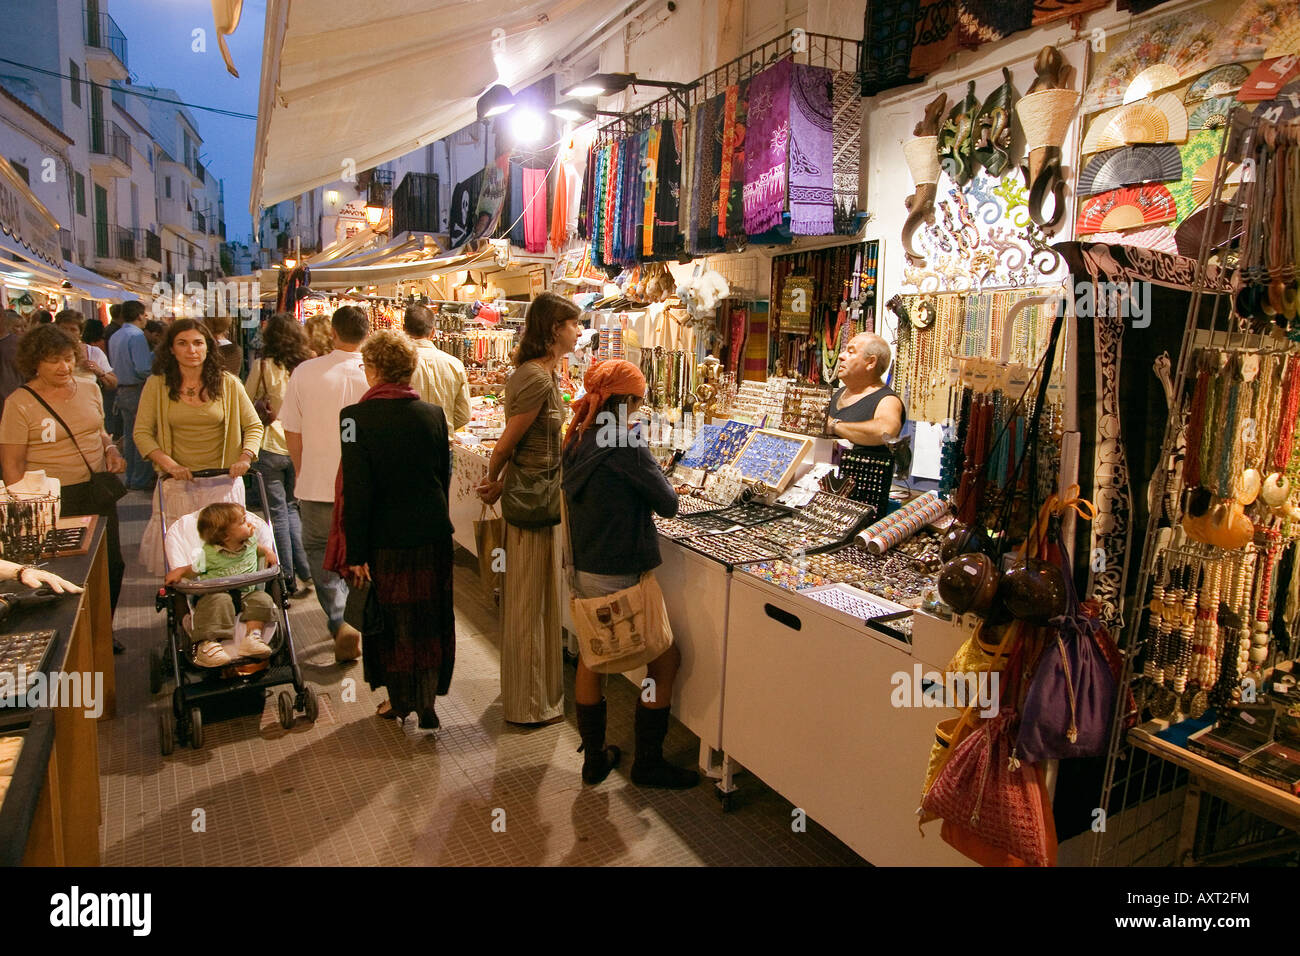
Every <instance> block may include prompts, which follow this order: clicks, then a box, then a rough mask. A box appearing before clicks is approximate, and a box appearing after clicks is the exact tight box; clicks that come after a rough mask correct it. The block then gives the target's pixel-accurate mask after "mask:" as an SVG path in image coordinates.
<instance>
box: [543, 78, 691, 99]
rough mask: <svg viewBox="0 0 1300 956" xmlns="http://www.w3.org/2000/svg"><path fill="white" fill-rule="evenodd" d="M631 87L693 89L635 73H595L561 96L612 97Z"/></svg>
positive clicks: (689, 86)
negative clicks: (642, 76) (646, 78)
mask: <svg viewBox="0 0 1300 956" xmlns="http://www.w3.org/2000/svg"><path fill="white" fill-rule="evenodd" d="M629 86H656V87H659V88H661V89H665V90H673V91H674V92H680V91H681V90H689V89H690V88H691V85H690V84H688V83H674V82H673V81H672V80H643V79H641V78H640V77H638V76H637V75H636V74H635V73H593V74H591V76H589V77H587V78H586V79H585V80H583V81H582V82H580V83H575V84H574V85H573V86H570V87H569V88H568V89H566V90H564V91H563V92H562V93H561V94H560V95H561V96H563V97H565V99H569V98H573V97H577V98H580V99H589V98H591V97H593V96H612V95H613V94H615V93H622V92H623V91H624V90H625V89H627V88H628V87H629Z"/></svg>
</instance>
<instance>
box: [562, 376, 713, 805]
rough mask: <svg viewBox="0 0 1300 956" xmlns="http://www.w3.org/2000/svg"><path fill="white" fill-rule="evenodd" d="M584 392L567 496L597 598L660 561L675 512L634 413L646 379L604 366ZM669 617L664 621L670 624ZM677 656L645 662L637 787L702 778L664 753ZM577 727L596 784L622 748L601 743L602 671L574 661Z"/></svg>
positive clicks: (587, 773) (577, 586)
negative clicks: (659, 519) (648, 689)
mask: <svg viewBox="0 0 1300 956" xmlns="http://www.w3.org/2000/svg"><path fill="white" fill-rule="evenodd" d="M583 384H584V385H585V387H586V390H587V392H586V394H585V395H584V396H583V397H582V398H580V399H578V401H576V402H574V403H573V424H572V425H571V426H570V429H569V433H568V435H567V436H566V437H565V449H564V480H563V484H564V496H565V502H566V504H567V505H568V513H569V534H570V542H571V544H572V548H573V568H574V590H575V592H576V596H577V597H579V598H593V597H603V596H604V595H607V594H613V593H614V592H615V591H621V590H622V589H624V588H630V587H633V586H634V585H636V584H637V582H638V581H640V579H641V575H642V574H644V573H645V572H647V571H651V570H653V569H654V568H656V567H658V566H659V564H660V563H661V562H660V557H659V535H658V533H657V532H656V531H655V525H654V517H653V515H654V514H659V515H662V516H663V517H665V518H671V517H672V516H673V515H675V514H677V492H675V491H674V490H673V486H672V485H670V484H669V483H668V479H667V478H665V477H664V474H663V472H662V471H661V470H660V468H659V465H658V464H657V463H656V462H655V460H654V458H653V457H652V456H651V454H650V449H649V447H648V442H647V441H646V440H645V438H644V437H643V436H642V434H641V431H640V424H639V423H633V422H632V418H633V416H634V415H635V414H636V412H637V410H638V409H639V408H640V407H641V403H642V402H643V401H644V400H645V390H646V381H645V376H644V375H642V374H641V370H640V369H639V368H637V367H636V366H635V365H633V364H632V363H631V362H624V361H618V360H615V361H606V362H600V363H598V364H596V365H594V366H592V368H591V369H590V370H589V371H588V372H587V376H586V379H585V380H584V382H583ZM666 623H667V622H665V625H666ZM680 663H681V656H680V654H679V652H678V650H677V645H675V644H673V645H671V646H669V648H668V650H666V651H664V652H663V653H662V654H660V655H659V656H658V657H656V658H655V659H654V660H653V661H651V662H650V663H649V665H648V676H649V677H650V678H651V679H652V680H653V681H654V684H653V687H654V689H655V692H654V695H653V698H654V699H653V700H651V701H646V700H644V699H643V698H638V699H637V705H636V721H635V728H636V756H635V759H634V761H633V763H632V782H633V783H635V784H637V785H638V786H642V787H667V788H671V789H682V788H686V787H693V786H695V784H696V783H697V782H698V781H699V774H698V773H696V772H695V771H693V770H685V769H682V768H680V767H675V766H673V765H672V764H670V763H668V762H667V761H666V760H665V759H664V756H663V744H664V737H665V736H666V735H667V733H668V714H669V707H670V706H671V704H672V697H673V681H674V680H675V679H676V677H677V668H678V666H679V664H680ZM574 697H575V700H576V703H577V707H578V733H579V734H580V735H581V737H582V746H583V752H584V758H583V764H582V779H583V782H584V783H587V784H597V783H600V782H601V781H602V780H604V779H605V777H606V776H607V775H608V774H609V772H610V771H611V770H612V769H613V768H614V767H615V766H616V765H617V764H618V761H619V756H620V754H619V749H618V748H617V747H612V746H610V747H607V746H605V700H604V698H603V697H602V696H601V686H600V675H599V674H596V673H593V672H592V671H590V670H588V669H587V667H586V666H585V665H584V664H583V662H582V660H581V659H579V661H578V675H577V678H576V679H575V681H574Z"/></svg>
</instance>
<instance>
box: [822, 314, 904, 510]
mask: <svg viewBox="0 0 1300 956" xmlns="http://www.w3.org/2000/svg"><path fill="white" fill-rule="evenodd" d="M889 362H890V353H889V344H888V343H887V342H886V341H885V340H884V339H882V338H881V337H880V336H878V335H873V334H872V333H870V332H862V333H860V334H858V335H855V336H853V338H851V339H849V343H848V345H846V346H845V347H844V351H843V352H841V353H840V363H839V376H840V382H842V383H843V384H842V387H841V388H840V390H839V391H837V392H836V393H835V394H834V395H832V396H831V401H830V405H829V406H827V409H826V416H827V417H826V433H827V434H828V435H832V436H834V437H835V438H843V439H845V440H846V441H851V442H852V443H853V450H854V451H855V452H857V453H858V457H861V458H866V459H875V460H877V461H880V462H884V463H887V464H888V469H887V476H886V479H885V481H884V483H883V488H882V489H881V494H880V495H879V496H878V498H877V497H876V496H864V495H863V494H861V493H855V494H854V495H853V497H854V498H855V499H857V500H859V501H867V502H868V503H871V504H875V505H876V507H877V514H878V515H879V514H883V513H884V510H885V506H886V504H888V498H889V486H890V483H891V482H892V481H893V477H894V458H893V455H892V454H890V451H889V449H888V448H887V447H886V446H885V443H886V442H887V441H889V440H890V439H893V438H897V437H898V436H899V434H900V433H901V432H902V430H903V423H904V422H905V421H907V412H906V410H905V409H904V408H903V401H902V399H900V398H899V397H898V395H896V394H895V393H894V390H893V389H891V388H890V387H889V386H888V385H886V384H885V382H884V378H885V373H886V372H888V371H889ZM873 499H875V500H873Z"/></svg>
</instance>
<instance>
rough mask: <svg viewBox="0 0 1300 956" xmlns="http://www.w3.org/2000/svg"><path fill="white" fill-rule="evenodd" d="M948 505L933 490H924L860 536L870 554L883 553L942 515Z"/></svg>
mask: <svg viewBox="0 0 1300 956" xmlns="http://www.w3.org/2000/svg"><path fill="white" fill-rule="evenodd" d="M947 508H948V505H947V504H946V503H945V502H944V501H943V499H941V498H940V497H939V496H938V495H937V494H935V493H934V492H933V491H930V492H926V493H925V494H923V495H921V497H919V498H917V499H916V500H914V501H911V502H909V503H908V504H906V505H904V506H903V507H902V508H900V509H898V510H897V511H895V512H894V513H893V514H891V515H889V516H888V517H887V518H882V519H881V520H880V521H877V522H876V523H875V524H873V525H872V526H871V527H869V528H867V530H866V531H864V532H862V535H861V537H862V538H863V540H865V541H866V545H867V550H868V551H870V552H871V553H872V554H884V553H885V552H886V551H888V550H889V549H890V548H892V547H894V546H895V545H896V544H899V543H901V542H903V541H906V540H907V539H908V538H910V537H911V536H912V535H914V534H916V533H917V532H918V531H920V530H921V528H922V527H924V526H925V525H927V524H929V523H930V522H931V521H934V520H935V519H936V518H938V517H939V516H940V515H942V514H943V513H944V512H945V511H946V510H947Z"/></svg>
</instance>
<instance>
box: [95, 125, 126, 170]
mask: <svg viewBox="0 0 1300 956" xmlns="http://www.w3.org/2000/svg"><path fill="white" fill-rule="evenodd" d="M90 151H91V152H92V153H97V154H99V155H101V156H111V157H113V158H114V159H116V160H120V161H121V162H123V163H124V164H126V165H127V166H128V167H129V166H130V165H131V137H130V136H127V135H126V130H124V129H122V127H120V126H118V125H117V124H116V123H114V122H113V121H112V120H99V121H98V122H94V121H92V122H91V124H90Z"/></svg>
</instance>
